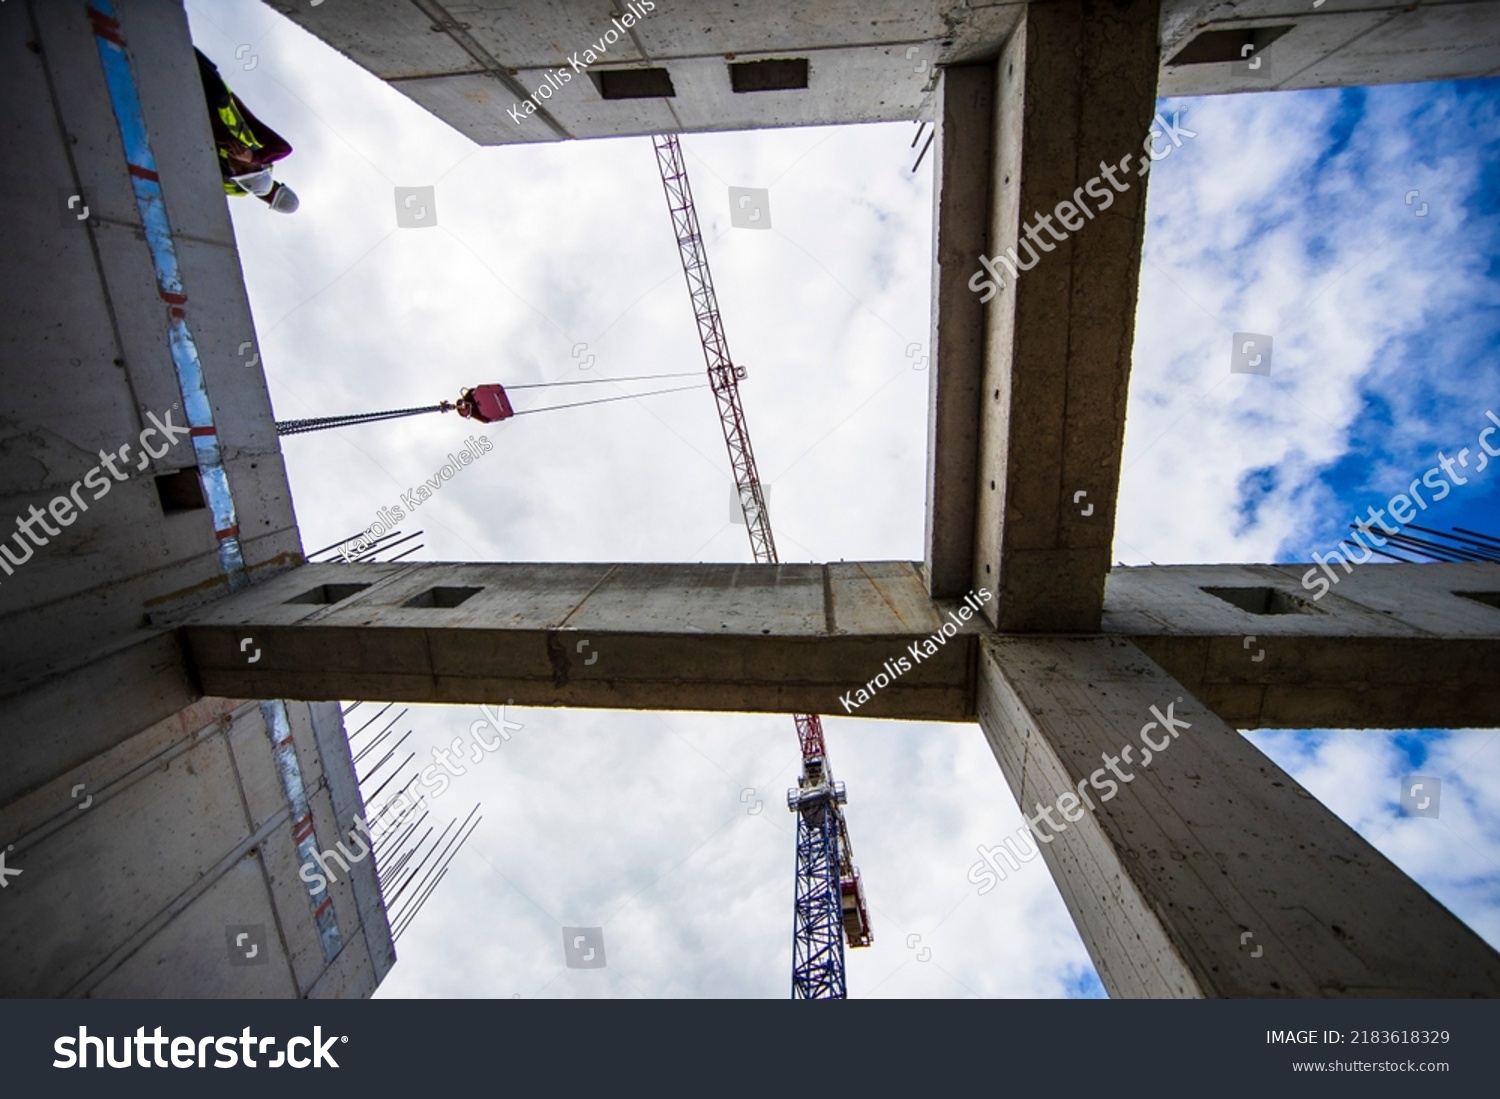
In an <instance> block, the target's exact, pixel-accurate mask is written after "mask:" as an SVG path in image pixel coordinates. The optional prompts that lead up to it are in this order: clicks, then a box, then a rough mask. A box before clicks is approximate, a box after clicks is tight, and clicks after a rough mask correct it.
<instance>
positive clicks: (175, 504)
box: [156, 466, 208, 515]
mask: <svg viewBox="0 0 1500 1099" xmlns="http://www.w3.org/2000/svg"><path fill="white" fill-rule="evenodd" d="M156 497H157V499H158V500H160V501H161V510H162V511H163V512H164V513H166V514H168V515H170V514H172V513H173V512H176V511H197V510H198V509H200V508H204V507H207V506H208V504H207V502H206V501H205V500H204V499H203V482H202V481H201V480H199V478H198V467H197V466H188V467H187V468H186V469H174V470H173V471H172V472H171V473H161V474H158V475H157V477H156Z"/></svg>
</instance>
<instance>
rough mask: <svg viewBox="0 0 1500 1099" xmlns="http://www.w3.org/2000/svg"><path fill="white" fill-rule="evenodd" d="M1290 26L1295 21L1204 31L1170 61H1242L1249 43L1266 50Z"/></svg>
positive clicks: (1196, 62)
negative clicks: (1270, 25) (1265, 25)
mask: <svg viewBox="0 0 1500 1099" xmlns="http://www.w3.org/2000/svg"><path fill="white" fill-rule="evenodd" d="M1291 29H1292V24H1290V23H1285V24H1282V25H1280V26H1275V27H1234V28H1232V29H1230V30H1217V31H1204V32H1203V33H1202V34H1200V35H1198V36H1197V37H1196V38H1194V39H1193V40H1192V41H1191V42H1189V43H1188V44H1187V45H1186V46H1184V47H1182V49H1180V50H1178V51H1177V55H1176V56H1175V57H1173V58H1172V60H1170V61H1168V62H1167V64H1168V65H1212V64H1222V63H1223V62H1225V61H1243V60H1244V59H1245V55H1246V54H1247V53H1248V52H1250V51H1249V50H1247V49H1246V47H1247V46H1248V47H1251V48H1252V49H1253V50H1254V52H1256V53H1263V52H1264V51H1265V48H1266V47H1267V46H1269V45H1270V44H1271V43H1272V42H1274V41H1276V40H1277V39H1278V38H1280V37H1281V36H1282V35H1284V34H1285V33H1286V32H1287V31H1289V30H1291Z"/></svg>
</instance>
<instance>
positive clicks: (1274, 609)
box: [1202, 588, 1320, 614]
mask: <svg viewBox="0 0 1500 1099" xmlns="http://www.w3.org/2000/svg"><path fill="white" fill-rule="evenodd" d="M1202 590H1203V591H1206V592H1208V594H1209V595H1212V596H1213V597H1214V598H1215V599H1222V600H1224V602H1226V603H1233V604H1234V605H1235V606H1236V607H1238V608H1239V609H1240V610H1242V611H1246V612H1248V613H1250V614H1317V613H1320V612H1318V610H1317V608H1315V607H1314V606H1313V605H1312V604H1311V603H1309V602H1308V601H1307V600H1305V599H1298V598H1297V597H1296V596H1295V595H1288V594H1287V593H1286V592H1284V591H1282V590H1281V589H1279V588H1204V589H1202Z"/></svg>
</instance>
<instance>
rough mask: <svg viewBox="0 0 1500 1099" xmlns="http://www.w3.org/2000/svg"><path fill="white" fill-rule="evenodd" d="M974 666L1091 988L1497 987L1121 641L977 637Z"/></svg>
mask: <svg viewBox="0 0 1500 1099" xmlns="http://www.w3.org/2000/svg"><path fill="white" fill-rule="evenodd" d="M979 680H980V686H979V721H980V724H981V725H982V726H983V728H984V732H985V736H986V737H987V738H988V740H989V742H990V746H991V748H992V749H993V750H994V752H995V756H996V758H997V759H998V760H999V762H1000V767H1001V770H1002V771H1004V773H1005V777H1006V780H1007V781H1008V782H1009V783H1010V786H1011V789H1012V790H1013V791H1014V792H1015V794H1016V796H1017V798H1018V799H1019V801H1020V802H1021V805H1022V807H1023V811H1024V812H1026V813H1027V814H1028V815H1030V816H1034V817H1035V818H1036V819H1037V820H1038V822H1039V823H1038V825H1037V831H1038V832H1039V833H1040V834H1041V835H1043V836H1049V837H1051V838H1050V841H1043V842H1037V846H1038V847H1039V848H1040V849H1041V852H1042V855H1043V858H1044V859H1045V860H1046V862H1047V865H1048V867H1049V868H1050V869H1051V871H1052V875H1053V877H1054V878H1055V879H1056V881H1057V884H1058V887H1059V889H1060V890H1061V892H1062V896H1063V900H1064V902H1065V903H1066V904H1067V906H1068V910H1069V911H1070V912H1071V913H1072V914H1073V919H1074V921H1075V922H1076V923H1077V925H1078V930H1079V933H1080V934H1081V935H1082V936H1083V940H1084V944H1085V945H1086V946H1087V947H1088V951H1089V955H1090V957H1092V958H1093V961H1094V964H1095V966H1097V967H1098V970H1099V976H1100V979H1101V980H1102V981H1103V982H1104V986H1105V988H1107V989H1108V990H1109V992H1110V994H1111V995H1113V996H1152V997H1157V996H1160V997H1197V996H1288V997H1314V996H1318V997H1322V996H1360V997H1402V996H1444V997H1447V996H1453V997H1458V996H1463V997H1468V996H1495V995H1497V994H1500V955H1497V954H1496V953H1495V951H1493V950H1492V949H1491V948H1490V947H1489V946H1488V945H1486V944H1485V943H1484V941H1483V940H1482V939H1480V938H1479V936H1478V935H1476V934H1474V932H1472V931H1470V930H1469V929H1468V928H1467V927H1465V926H1464V925H1463V924H1462V923H1461V922H1459V920H1458V919H1457V918H1456V917H1454V916H1453V914H1452V913H1450V912H1449V911H1448V910H1447V909H1446V908H1444V907H1443V906H1442V905H1440V904H1439V903H1438V902H1437V901H1435V900H1433V899H1432V897H1430V896H1429V895H1428V894H1427V893H1426V892H1425V891H1423V890H1422V888H1421V887H1420V886H1418V885H1417V884H1416V883H1415V882H1413V881H1412V880H1411V879H1410V878H1408V877H1407V876H1406V875H1405V874H1403V873H1402V872H1401V871H1400V870H1398V869H1397V868H1396V867H1395V866H1393V865H1392V864H1391V863H1390V862H1389V861H1388V860H1387V859H1386V858H1385V857H1384V856H1383V855H1381V854H1380V853H1379V852H1378V851H1376V850H1375V849H1374V848H1373V847H1371V846H1370V845H1369V844H1368V843H1366V842H1365V841H1364V840H1363V839H1361V838H1360V837H1359V836H1358V835H1356V834H1355V833H1354V831H1353V830H1352V829H1350V828H1349V827H1348V826H1347V825H1345V824H1344V823H1343V822H1342V821H1340V820H1339V819H1338V818H1337V817H1335V816H1334V815H1333V814H1332V813H1330V812H1329V811H1328V810H1327V809H1326V808H1324V807H1323V805H1322V804H1321V803H1319V802H1318V801H1317V800H1316V799H1314V798H1313V797H1312V796H1311V795H1310V794H1308V793H1307V791H1305V790H1303V789H1302V788H1301V787H1300V786H1298V785H1297V784H1296V783H1295V782H1294V781H1292V779H1291V777H1290V776H1288V775H1287V774H1286V773H1285V772H1284V771H1282V770H1281V769H1280V768H1278V767H1277V766H1276V765H1275V764H1273V763H1272V762H1271V761H1270V760H1268V759H1267V758H1266V757H1265V756H1263V755H1262V754H1261V753H1260V752H1259V751H1257V750H1256V748H1255V747H1254V746H1253V745H1251V744H1250V743H1249V742H1248V741H1246V740H1245V739H1244V738H1242V737H1240V736H1239V735H1238V734H1237V733H1235V731H1234V730H1232V729H1230V728H1229V727H1227V726H1226V725H1225V724H1224V723H1223V722H1222V721H1220V720H1219V719H1218V718H1216V717H1214V716H1213V715H1212V714H1211V713H1209V712H1208V711H1207V710H1206V709H1204V707H1203V706H1202V705H1200V704H1199V703H1198V702H1197V701H1196V700H1195V699H1193V698H1192V697H1191V696H1189V695H1188V694H1187V693H1186V691H1184V690H1183V688H1182V687H1181V686H1180V685H1179V684H1178V683H1177V682H1176V681H1175V680H1174V679H1172V678H1171V677H1170V676H1169V675H1167V674H1166V673H1165V672H1164V671H1162V669H1161V668H1159V667H1158V666H1157V665H1155V664H1154V663H1152V662H1151V661H1150V660H1149V659H1148V658H1147V657H1146V656H1145V655H1144V654H1143V653H1142V652H1141V651H1140V650H1139V649H1138V648H1136V647H1135V646H1134V645H1133V644H1131V643H1130V642H1128V641H1125V640H1120V639H1110V638H1087V639H1045V638H1018V637H1009V638H991V639H986V640H985V641H984V642H983V643H982V645H981V656H980V674H979ZM1153 745H1154V746H1155V747H1154V748H1153ZM1127 746H1129V747H1128V749H1127ZM1148 753H1149V754H1148ZM1111 760H1113V761H1115V766H1116V767H1117V768H1118V771H1119V774H1118V775H1117V774H1114V773H1112V772H1111V771H1110V770H1109V769H1107V765H1108V764H1109V762H1110V761H1111ZM1124 776H1130V779H1129V781H1124ZM1111 784H1112V785H1111ZM1080 791H1081V792H1082V794H1086V795H1087V797H1088V799H1089V800H1091V801H1092V803H1093V808H1092V809H1090V807H1089V806H1088V805H1087V804H1085V803H1084V802H1083V800H1082V798H1081V795H1080ZM1070 794H1071V797H1070ZM1105 798H1108V799H1109V800H1105ZM1043 809H1048V810H1049V811H1050V818H1051V819H1052V820H1055V821H1057V822H1058V827H1057V828H1056V830H1054V828H1053V827H1052V826H1050V825H1049V823H1048V820H1047V818H1046V817H1044V816H1043V815H1042V812H1041V811H1042V810H1043ZM1072 815H1076V817H1077V819H1076V820H1069V819H1068V818H1069V817H1070V816H1072Z"/></svg>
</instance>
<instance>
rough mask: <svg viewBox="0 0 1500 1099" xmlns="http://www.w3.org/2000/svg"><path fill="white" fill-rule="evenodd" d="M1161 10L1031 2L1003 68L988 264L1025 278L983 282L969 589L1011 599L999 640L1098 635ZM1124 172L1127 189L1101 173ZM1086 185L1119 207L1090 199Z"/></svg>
mask: <svg viewBox="0 0 1500 1099" xmlns="http://www.w3.org/2000/svg"><path fill="white" fill-rule="evenodd" d="M1158 6H1159V5H1158V4H1157V2H1156V0H1132V2H1124V0H1121V2H1117V3H1112V4H1091V3H1086V2H1084V0H1059V2H1057V3H1047V4H1030V5H1028V6H1027V8H1026V14H1025V17H1024V18H1023V20H1022V22H1021V25H1020V26H1019V27H1017V29H1016V30H1015V32H1014V33H1013V34H1012V35H1011V37H1010V39H1009V41H1007V42H1006V44H1005V48H1004V50H1003V51H1002V52H1001V54H1000V58H999V61H998V62H997V66H996V77H997V84H996V91H995V114H996V135H995V164H994V177H993V183H992V194H993V198H992V204H993V207H994V221H993V222H992V223H991V228H990V234H989V247H990V252H989V255H990V257H992V258H993V257H996V256H999V255H1001V254H1004V255H1006V256H1007V257H1008V256H1009V252H1010V250H1011V249H1012V248H1014V249H1015V250H1016V258H1017V259H1018V260H1019V261H1020V264H1019V265H1018V270H1017V271H1016V273H1015V275H1014V276H1012V275H1011V273H1010V272H1009V271H1008V270H1007V269H1006V268H1005V267H1004V265H1003V264H1000V263H999V262H998V260H996V262H995V265H994V271H995V272H997V273H998V277H994V276H993V275H992V274H989V273H986V274H984V276H983V277H984V278H985V279H990V280H991V283H990V284H991V285H993V286H995V292H994V294H993V295H992V296H990V298H989V301H988V302H987V304H986V305H985V307H984V308H985V309H986V310H987V311H988V316H987V318H986V338H987V343H988V347H987V353H986V364H985V378H984V384H983V389H982V393H981V396H980V401H981V405H982V409H983V412H982V414H981V415H982V426H981V429H980V454H979V475H978V478H977V480H978V486H977V487H978V519H977V525H976V530H977V545H976V549H975V560H974V580H973V583H974V585H975V586H976V587H977V586H979V585H985V586H988V587H989V588H990V590H992V591H995V592H996V593H997V594H998V595H999V599H998V600H996V601H995V602H993V603H991V604H989V606H988V608H987V611H986V613H987V614H988V615H989V616H990V617H991V620H992V621H993V622H994V624H995V626H996V627H997V628H999V629H1001V630H1006V631H1017V632H1033V631H1047V632H1090V633H1091V632H1094V631H1095V630H1097V629H1098V627H1099V614H1100V608H1101V606H1102V604H1103V600H1104V577H1105V574H1106V573H1107V572H1108V571H1109V564H1110V544H1111V541H1112V538H1113V530H1114V512H1115V495H1116V490H1117V487H1118V482H1119V468H1120V448H1121V446H1122V443H1123V440H1124V433H1125V399H1126V387H1127V383H1128V381H1129V377H1130V349H1131V342H1132V339H1133V337H1134V331H1135V303H1136V283H1137V277H1138V274H1139V270H1140V255H1141V240H1142V237H1143V236H1144V232H1145V220H1146V202H1145V192H1146V180H1147V179H1148V178H1149V176H1140V175H1137V174H1136V170H1137V168H1138V166H1139V156H1140V155H1142V153H1143V150H1142V142H1143V141H1146V140H1148V134H1149V132H1150V129H1151V117H1152V111H1153V109H1154V106H1155V94H1156V72H1157V37H1156V34H1157V17H1158ZM1125 157H1130V158H1131V159H1130V160H1129V161H1128V162H1126V164H1125V168H1124V169H1123V170H1122V171H1121V172H1117V173H1116V175H1115V179H1116V180H1117V182H1118V183H1119V184H1121V185H1123V187H1124V188H1128V189H1121V188H1120V187H1117V186H1116V185H1115V184H1111V183H1109V182H1108V181H1107V178H1106V177H1105V175H1104V173H1103V172H1102V169H1101V164H1103V165H1105V166H1118V165H1119V164H1120V163H1121V162H1122V160H1123V159H1124V158H1125ZM1091 184H1092V186H1093V187H1094V190H1095V191H1096V192H1100V191H1101V188H1102V193H1104V194H1107V195H1108V196H1109V197H1110V201H1109V202H1108V204H1107V205H1106V203H1105V200H1104V198H1102V197H1099V195H1098V194H1094V195H1089V194H1088V192H1087V191H1085V190H1083V189H1085V188H1087V187H1089V186H1090V185H1091ZM1064 201H1066V202H1069V203H1073V204H1074V207H1075V208H1076V205H1077V202H1078V201H1082V203H1083V204H1084V206H1085V207H1086V208H1087V209H1088V210H1089V212H1090V214H1091V215H1092V216H1088V217H1085V216H1084V215H1083V214H1082V213H1081V212H1077V211H1076V209H1075V212H1074V213H1068V212H1067V208H1063V207H1059V203H1061V202H1064ZM1060 211H1061V212H1060ZM1041 217H1050V218H1051V219H1052V222H1051V225H1052V231H1051V232H1049V231H1048V230H1047V229H1046V228H1045V223H1042V222H1040V220H1039V219H1040V218H1041ZM1028 227H1029V228H1030V230H1031V232H1030V239H1028V233H1027V230H1028ZM1059 237H1065V238H1066V239H1064V240H1059V239H1058V238H1059ZM1029 259H1034V261H1035V262H1034V265H1033V266H1031V267H1030V269H1029V270H1020V269H1019V266H1021V265H1025V264H1027V262H1028V260H1029ZM973 270H974V271H975V272H978V271H979V264H978V262H977V260H976V262H975V265H974V268H973ZM1002 282H1003V284H1004V285H999V284H1000V283H1002ZM976 286H978V287H979V290H980V296H981V297H983V296H985V295H986V294H987V293H988V291H987V290H986V289H985V283H984V282H983V281H979V282H977V283H976ZM1079 493H1084V494H1085V495H1083V496H1081V497H1078V498H1077V499H1076V500H1075V496H1077V494H1079Z"/></svg>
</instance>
